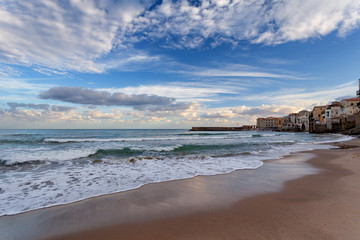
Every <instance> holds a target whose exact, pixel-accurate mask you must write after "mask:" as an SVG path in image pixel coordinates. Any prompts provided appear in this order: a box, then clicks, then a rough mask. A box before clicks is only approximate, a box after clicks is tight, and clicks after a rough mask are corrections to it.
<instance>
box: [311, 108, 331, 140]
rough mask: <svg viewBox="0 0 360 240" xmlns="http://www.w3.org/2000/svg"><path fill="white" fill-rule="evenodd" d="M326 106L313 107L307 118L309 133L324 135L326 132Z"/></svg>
mask: <svg viewBox="0 0 360 240" xmlns="http://www.w3.org/2000/svg"><path fill="white" fill-rule="evenodd" d="M325 111H326V106H315V107H314V108H313V110H312V112H310V116H309V132H310V133H324V132H327V131H328V129H327V128H326V119H325Z"/></svg>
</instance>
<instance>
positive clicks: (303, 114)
mask: <svg viewBox="0 0 360 240" xmlns="http://www.w3.org/2000/svg"><path fill="white" fill-rule="evenodd" d="M309 116H310V112H309V111H306V110H302V111H300V112H299V113H298V118H299V128H300V130H301V131H303V132H304V131H305V132H308V131H309Z"/></svg>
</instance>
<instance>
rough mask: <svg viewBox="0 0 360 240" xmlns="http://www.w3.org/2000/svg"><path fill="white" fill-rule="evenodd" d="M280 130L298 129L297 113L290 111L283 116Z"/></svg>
mask: <svg viewBox="0 0 360 240" xmlns="http://www.w3.org/2000/svg"><path fill="white" fill-rule="evenodd" d="M282 130H284V131H295V132H297V131H300V119H299V115H298V114H297V113H290V114H289V115H287V116H285V117H283V125H282Z"/></svg>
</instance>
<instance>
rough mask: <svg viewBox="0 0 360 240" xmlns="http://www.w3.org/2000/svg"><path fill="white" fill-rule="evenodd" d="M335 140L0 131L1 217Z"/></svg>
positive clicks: (248, 165)
mask: <svg viewBox="0 0 360 240" xmlns="http://www.w3.org/2000/svg"><path fill="white" fill-rule="evenodd" d="M349 139H351V138H350V137H348V136H344V135H337V134H308V133H290V132H256V131H251V132H246V131H244V132H191V131H188V130H173V129H172V130H143V129H142V130H0V216H3V215H12V214H17V213H22V212H26V211H30V210H35V209H40V208H44V207H49V206H54V205H59V204H65V203H71V202H75V201H79V200H82V199H86V198H90V197H94V196H99V195H104V194H109V193H115V192H122V191H126V190H130V189H136V188H139V187H140V186H142V185H144V184H148V183H156V182H164V181H171V180H176V179H185V178H192V177H195V176H199V175H216V174H224V173H230V172H232V171H235V170H241V169H256V168H259V167H261V166H262V165H263V163H264V161H266V160H268V159H280V158H283V157H284V156H285V155H288V154H290V153H294V152H299V151H304V150H312V149H327V148H331V147H333V146H331V145H330V143H331V142H337V141H345V140H349Z"/></svg>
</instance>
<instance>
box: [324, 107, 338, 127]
mask: <svg viewBox="0 0 360 240" xmlns="http://www.w3.org/2000/svg"><path fill="white" fill-rule="evenodd" d="M341 114H342V106H341V103H340V102H338V101H335V102H332V103H331V104H330V105H327V106H326V110H325V121H326V128H327V129H328V130H333V128H334V127H335V125H339V124H341V120H340V119H341V118H340V115H341Z"/></svg>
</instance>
